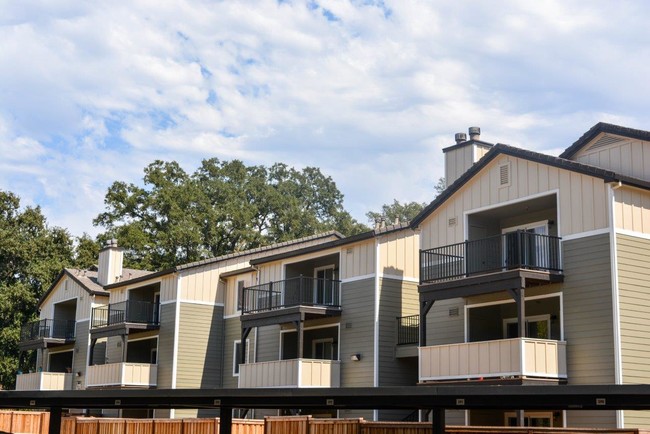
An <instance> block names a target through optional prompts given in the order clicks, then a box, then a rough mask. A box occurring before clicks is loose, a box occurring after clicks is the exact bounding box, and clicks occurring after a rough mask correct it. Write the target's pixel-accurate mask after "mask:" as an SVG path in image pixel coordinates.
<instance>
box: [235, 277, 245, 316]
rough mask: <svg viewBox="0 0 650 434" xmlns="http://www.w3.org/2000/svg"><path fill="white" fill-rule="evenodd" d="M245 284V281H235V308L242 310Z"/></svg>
mask: <svg viewBox="0 0 650 434" xmlns="http://www.w3.org/2000/svg"><path fill="white" fill-rule="evenodd" d="M245 286H246V281H244V280H238V281H237V310H242V306H243V305H244V287H245Z"/></svg>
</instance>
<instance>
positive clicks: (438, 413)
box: [431, 408, 445, 434]
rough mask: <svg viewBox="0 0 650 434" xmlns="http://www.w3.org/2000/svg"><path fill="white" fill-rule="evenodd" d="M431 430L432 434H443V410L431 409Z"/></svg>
mask: <svg viewBox="0 0 650 434" xmlns="http://www.w3.org/2000/svg"><path fill="white" fill-rule="evenodd" d="M431 428H432V432H433V434H445V409H444V408H433V409H431Z"/></svg>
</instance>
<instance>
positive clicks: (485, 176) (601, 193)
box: [420, 155, 608, 249]
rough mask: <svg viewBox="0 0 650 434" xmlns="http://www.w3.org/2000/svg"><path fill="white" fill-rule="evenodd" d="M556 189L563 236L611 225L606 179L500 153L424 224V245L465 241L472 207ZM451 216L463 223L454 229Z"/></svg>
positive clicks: (433, 245)
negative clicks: (503, 170) (502, 171)
mask: <svg viewBox="0 0 650 434" xmlns="http://www.w3.org/2000/svg"><path fill="white" fill-rule="evenodd" d="M506 163H509V164H510V179H511V182H510V184H509V185H508V186H503V187H500V186H499V166H500V165H501V164H506ZM556 191H559V202H558V208H559V215H560V217H561V218H560V219H559V220H560V221H559V224H560V231H561V232H560V234H559V236H566V235H571V234H577V233H582V232H587V231H593V230H597V229H605V228H607V226H608V218H607V207H606V206H605V204H606V198H607V192H606V188H605V183H604V182H603V181H602V180H601V179H598V178H594V177H591V176H587V175H581V174H578V173H576V172H571V171H568V170H564V169H559V168H556V167H551V166H548V165H545V164H540V163H535V162H532V161H528V160H524V159H520V158H516V157H512V156H508V155H499V156H497V157H496V158H495V160H494V161H492V162H490V164H488V165H487V166H486V167H485V168H484V169H483V170H482V171H481V173H479V174H477V175H476V176H474V178H473V179H472V180H471V181H470V182H468V183H467V184H466V185H465V186H463V187H462V188H461V189H460V190H459V191H457V192H456V193H455V194H454V195H453V196H452V197H451V198H449V199H448V200H447V201H446V203H445V204H444V205H443V206H441V207H440V208H439V209H437V210H436V211H435V212H434V213H433V214H431V215H430V216H429V217H428V218H427V219H426V220H425V221H424V222H423V223H422V224H421V225H420V228H421V229H422V232H421V235H420V237H421V248H422V249H429V248H432V247H438V246H444V245H448V244H455V243H459V242H462V241H464V240H465V231H464V221H463V220H464V213H465V212H467V211H472V210H477V209H480V208H482V207H488V206H496V205H499V204H503V203H504V202H508V201H514V200H520V199H525V198H527V197H530V196H533V195H540V194H544V193H548V194H554V193H555V192H556ZM450 218H456V219H457V221H458V222H459V223H458V224H456V225H454V226H452V227H449V225H448V220H449V219H450Z"/></svg>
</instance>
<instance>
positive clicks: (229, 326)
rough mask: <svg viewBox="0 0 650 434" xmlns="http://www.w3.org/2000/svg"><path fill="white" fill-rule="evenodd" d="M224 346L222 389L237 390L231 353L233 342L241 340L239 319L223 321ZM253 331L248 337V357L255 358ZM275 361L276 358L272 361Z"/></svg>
mask: <svg viewBox="0 0 650 434" xmlns="http://www.w3.org/2000/svg"><path fill="white" fill-rule="evenodd" d="M224 334H225V344H224V349H223V387H224V388H237V387H238V382H239V376H236V375H233V360H234V359H233V356H234V355H233V353H234V348H235V345H234V342H235V341H239V340H241V322H240V321H239V317H235V318H229V319H227V320H225V331H224ZM255 336H256V332H255V330H252V331H251V332H250V334H249V335H248V338H247V339H248V341H249V345H250V347H249V354H250V357H251V358H253V357H256V354H255V353H256V349H255ZM274 360H277V357H276V358H275V359H274ZM252 361H255V360H247V362H252Z"/></svg>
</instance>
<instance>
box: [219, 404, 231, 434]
mask: <svg viewBox="0 0 650 434" xmlns="http://www.w3.org/2000/svg"><path fill="white" fill-rule="evenodd" d="M231 433H232V407H221V409H220V410H219V434H231Z"/></svg>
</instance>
